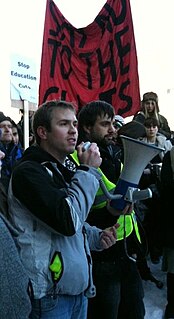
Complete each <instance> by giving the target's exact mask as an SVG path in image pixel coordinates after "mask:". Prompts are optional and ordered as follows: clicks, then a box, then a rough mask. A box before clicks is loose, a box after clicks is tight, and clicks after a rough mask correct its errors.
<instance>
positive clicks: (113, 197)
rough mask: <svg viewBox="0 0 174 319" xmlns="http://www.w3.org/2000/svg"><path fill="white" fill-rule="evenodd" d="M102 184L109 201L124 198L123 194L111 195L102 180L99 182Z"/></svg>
mask: <svg viewBox="0 0 174 319" xmlns="http://www.w3.org/2000/svg"><path fill="white" fill-rule="evenodd" d="M99 183H100V187H101V189H102V191H103V193H104V195H105V196H106V197H107V198H108V199H120V198H121V197H123V195H121V194H110V193H109V191H108V190H107V188H106V186H105V183H104V182H103V181H102V179H100V180H99Z"/></svg>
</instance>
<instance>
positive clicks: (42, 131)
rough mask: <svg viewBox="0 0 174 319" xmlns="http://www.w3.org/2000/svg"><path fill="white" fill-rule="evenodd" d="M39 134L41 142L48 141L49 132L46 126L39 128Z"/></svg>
mask: <svg viewBox="0 0 174 319" xmlns="http://www.w3.org/2000/svg"><path fill="white" fill-rule="evenodd" d="M37 134H38V136H39V137H40V138H41V140H46V139H47V130H46V128H45V127H44V126H38V128H37Z"/></svg>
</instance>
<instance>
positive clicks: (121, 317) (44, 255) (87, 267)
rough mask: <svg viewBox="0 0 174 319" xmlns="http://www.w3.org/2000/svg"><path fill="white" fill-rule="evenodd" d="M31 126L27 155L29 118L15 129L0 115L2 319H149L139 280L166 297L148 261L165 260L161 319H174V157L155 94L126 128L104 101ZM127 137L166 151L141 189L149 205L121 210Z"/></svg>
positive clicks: (55, 107)
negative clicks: (120, 185) (119, 187)
mask: <svg viewBox="0 0 174 319" xmlns="http://www.w3.org/2000/svg"><path fill="white" fill-rule="evenodd" d="M29 123H30V126H29V127H30V143H29V144H30V146H29V147H28V148H27V149H25V150H24V144H23V136H24V124H23V115H22V118H21V120H20V122H19V123H15V122H14V121H13V120H12V119H11V118H10V117H9V116H6V115H5V114H4V113H3V112H0V166H1V177H0V226H1V235H0V239H1V241H2V245H1V249H0V254H1V260H3V263H1V271H0V278H1V288H0V299H1V303H2V306H1V307H0V318H1V319H6V318H7V317H8V315H7V313H8V311H10V319H29V318H30V319H36V318H42V319H53V318H57V319H94V318H95V319H97V318H100V319H101V318H103V319H105V318H107V319H125V318H127V319H144V318H145V305H144V301H143V298H144V291H143V285H142V279H146V280H147V279H149V280H152V281H154V282H156V283H158V287H159V288H162V285H161V286H160V283H159V282H158V280H156V279H155V278H154V277H153V274H152V273H151V271H150V269H149V267H148V263H147V256H148V255H149V256H150V258H151V261H152V262H153V263H159V262H160V260H161V259H162V270H163V271H165V272H166V274H167V275H166V277H167V301H166V309H164V310H165V317H166V318H167V319H169V318H174V304H173V298H174V245H173V232H172V225H173V223H172V221H173V215H172V211H171V207H172V194H173V190H174V155H173V154H174V151H173V150H174V147H173V142H172V141H173V140H172V135H171V129H170V127H169V125H168V122H167V120H166V118H165V117H164V116H162V115H161V114H160V112H159V105H158V96H157V94H156V93H154V92H147V93H145V94H144V95H143V99H142V105H141V109H140V111H139V112H138V113H137V114H135V116H134V117H133V119H132V121H130V122H129V123H125V120H124V118H123V117H122V116H120V115H117V114H115V111H114V107H113V106H112V105H111V104H109V103H107V102H105V101H91V102H90V103H87V104H86V105H84V106H83V107H82V108H81V110H80V111H79V112H78V113H77V112H76V109H75V106H74V105H73V103H70V102H66V101H61V100H53V101H48V102H45V103H44V104H42V105H41V106H39V108H38V109H37V111H35V112H34V113H33V112H32V113H31V116H30V118H29ZM122 135H125V136H128V137H129V138H131V139H132V138H133V139H136V140H137V139H138V140H140V141H141V142H143V143H145V144H150V145H154V146H155V147H160V148H161V149H162V150H161V151H160V152H159V154H158V155H156V156H155V157H154V158H153V159H151V161H150V162H149V163H147V166H146V167H145V168H144V171H143V172H142V175H141V178H140V181H139V185H138V187H139V189H145V188H149V189H150V190H151V193H152V197H151V198H148V199H144V200H138V201H136V202H135V203H132V202H129V201H125V206H124V207H123V208H122V209H120V208H114V207H115V206H114V207H113V205H112V200H113V201H117V199H115V198H116V197H114V195H113V193H114V190H115V189H116V187H117V183H118V181H119V177H120V174H121V172H122V171H123V170H124V152H125V149H124V147H123V142H122ZM86 142H89V143H88V144H87V145H88V147H86V144H85V143H86ZM134 156H136V154H134ZM113 198H114V199H113ZM164 211H165V215H164ZM5 269H8V271H5ZM145 272H146V274H147V272H148V274H149V275H148V276H147V277H146V275H145ZM155 280H156V281H155ZM9 282H12V284H11V285H9Z"/></svg>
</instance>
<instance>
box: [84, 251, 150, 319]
mask: <svg viewBox="0 0 174 319" xmlns="http://www.w3.org/2000/svg"><path fill="white" fill-rule="evenodd" d="M93 278H94V283H95V285H96V291H97V293H96V297H95V298H92V299H89V302H88V319H94V318H95V319H101V318H107V319H143V318H144V316H145V308H144V303H143V297H144V292H143V286H142V281H141V278H140V275H139V272H138V270H137V266H136V263H135V262H133V261H131V260H129V259H128V258H127V257H122V258H118V261H116V262H94V265H93Z"/></svg>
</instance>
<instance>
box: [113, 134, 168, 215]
mask: <svg viewBox="0 0 174 319" xmlns="http://www.w3.org/2000/svg"><path fill="white" fill-rule="evenodd" d="M120 138H121V140H122V143H123V148H124V164H123V170H122V172H121V174H120V177H119V180H118V183H117V186H116V188H115V191H114V194H115V195H116V194H120V195H122V197H121V198H118V199H112V200H111V202H110V205H111V206H112V207H113V208H115V209H116V210H123V209H124V207H125V206H126V203H127V202H130V203H133V202H136V201H137V200H142V199H146V198H149V197H152V192H151V190H150V189H149V188H147V189H145V190H139V189H138V184H139V181H140V178H141V175H142V173H143V171H144V169H145V167H146V166H147V164H148V163H149V162H150V161H151V160H152V158H153V157H154V156H156V155H158V154H159V153H160V152H161V151H163V150H164V149H163V148H160V147H157V146H155V145H153V144H148V143H145V142H143V141H140V140H137V139H134V138H131V137H128V136H124V135H120ZM113 196H114V195H113Z"/></svg>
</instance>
